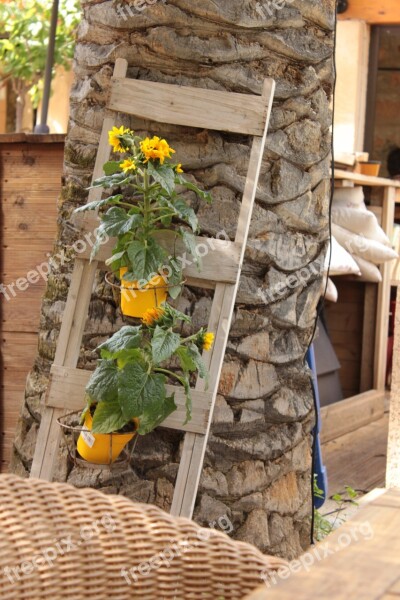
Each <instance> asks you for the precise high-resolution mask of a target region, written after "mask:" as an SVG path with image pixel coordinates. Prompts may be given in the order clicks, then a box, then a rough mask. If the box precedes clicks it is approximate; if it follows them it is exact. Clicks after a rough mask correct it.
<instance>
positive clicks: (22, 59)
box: [0, 0, 80, 108]
mask: <svg viewBox="0 0 400 600" xmlns="http://www.w3.org/2000/svg"><path fill="white" fill-rule="evenodd" d="M52 4H53V3H52V0H17V1H16V2H9V3H1V4H0V23H2V34H3V35H4V34H5V39H0V64H1V73H0V82H3V83H4V82H5V81H7V80H10V81H11V82H12V85H13V88H14V91H15V93H16V94H17V95H18V97H19V101H20V102H21V103H22V104H24V98H25V96H26V94H28V93H29V95H30V97H31V100H32V104H33V107H34V108H37V106H38V104H39V102H40V99H41V96H42V89H43V76H44V71H45V66H46V57H47V47H48V44H49V32H50V18H51V7H52ZM79 15H80V4H79V2H78V0H61V1H60V6H59V15H58V24H57V37H56V44H55V54H54V68H55V67H56V66H58V65H60V66H63V67H64V68H65V69H69V68H70V67H71V64H72V58H73V54H74V46H75V39H74V38H75V33H74V32H75V29H76V26H77V24H78V22H79Z"/></svg>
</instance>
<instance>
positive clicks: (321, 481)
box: [306, 344, 328, 508]
mask: <svg viewBox="0 0 400 600" xmlns="http://www.w3.org/2000/svg"><path fill="white" fill-rule="evenodd" d="M306 360H307V363H308V366H309V367H310V369H311V371H312V385H313V388H314V397H315V409H316V413H317V415H316V416H317V423H316V425H315V427H314V431H313V434H314V436H315V441H314V452H315V454H314V474H315V475H316V476H317V485H318V487H319V489H320V490H322V491H323V498H317V497H316V496H314V498H313V500H314V508H321V506H322V505H323V504H324V502H325V500H326V498H327V495H328V475H327V472H326V467H325V465H324V464H323V462H322V451H321V441H320V437H319V434H320V431H321V406H320V402H319V394H318V381H317V367H316V364H315V354H314V345H313V344H311V346H310V347H309V349H308V350H307V354H306Z"/></svg>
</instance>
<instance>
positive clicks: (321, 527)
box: [314, 474, 358, 542]
mask: <svg viewBox="0 0 400 600" xmlns="http://www.w3.org/2000/svg"><path fill="white" fill-rule="evenodd" d="M344 490H345V491H344V494H334V495H333V496H332V500H333V501H334V502H335V503H336V505H337V508H336V509H335V510H334V511H332V514H335V517H334V518H333V519H332V520H329V519H327V518H326V517H327V516H328V515H325V516H323V515H322V514H321V513H320V511H319V510H317V509H316V508H314V538H315V539H316V541H317V542H320V541H321V540H323V539H324V538H326V536H327V535H329V534H330V533H332V531H333V530H334V529H335V528H336V527H337V526H338V525H339V524H341V523H342V522H343V519H341V517H340V513H341V512H342V511H343V509H344V507H345V505H346V504H349V503H351V504H354V505H357V502H356V499H357V498H358V492H356V491H355V490H354V489H353V488H352V487H350V486H349V485H345V486H344ZM314 496H315V497H316V498H323V497H324V492H323V490H321V489H319V487H318V483H317V475H315V474H314Z"/></svg>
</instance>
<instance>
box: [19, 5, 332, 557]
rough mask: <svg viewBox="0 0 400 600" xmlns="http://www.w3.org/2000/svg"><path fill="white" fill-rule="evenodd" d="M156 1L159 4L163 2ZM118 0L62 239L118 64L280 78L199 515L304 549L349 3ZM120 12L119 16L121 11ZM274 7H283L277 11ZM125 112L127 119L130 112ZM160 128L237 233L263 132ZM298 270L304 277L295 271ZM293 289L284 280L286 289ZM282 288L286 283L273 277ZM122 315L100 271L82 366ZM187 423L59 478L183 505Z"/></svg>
mask: <svg viewBox="0 0 400 600" xmlns="http://www.w3.org/2000/svg"><path fill="white" fill-rule="evenodd" d="M148 4H150V3H148ZM118 6H120V7H121V6H123V7H124V10H125V9H126V5H122V4H121V5H118V4H114V3H113V2H110V1H105V2H104V1H103V2H102V1H96V0H92V1H88V2H85V3H84V14H85V17H84V19H83V20H82V23H81V26H80V28H79V39H78V45H77V50H76V64H75V73H76V82H75V85H74V88H73V91H72V94H71V121H70V127H69V132H68V138H67V143H66V152H65V185H64V189H63V192H62V196H61V199H60V203H59V214H60V231H59V238H58V241H57V248H61V247H63V246H65V244H67V243H69V242H70V241H71V239H72V234H71V229H70V228H69V227H68V226H67V223H66V221H67V220H68V218H69V216H70V213H71V210H72V209H73V208H74V207H75V206H77V205H79V204H81V203H82V202H84V200H85V198H86V194H87V192H86V191H85V188H86V186H87V185H88V183H89V181H90V177H91V171H92V168H93V163H94V159H95V154H96V150H97V144H98V141H99V133H100V129H101V126H102V121H103V118H104V104H105V102H106V98H107V93H108V89H109V80H110V76H111V73H112V69H113V63H114V61H115V59H116V58H117V57H125V58H127V59H128V61H129V75H130V76H131V77H137V78H142V79H148V80H154V81H164V82H173V83H180V84H184V85H193V86H199V87H208V88H212V89H225V90H230V91H236V92H242V93H257V92H259V91H260V90H261V85H262V81H263V78H264V77H273V78H274V79H275V80H276V83H277V88H276V97H275V102H274V109H273V112H272V119H271V126H270V133H269V136H268V140H267V150H266V153H265V157H264V161H263V168H262V176H261V181H260V186H259V190H258V193H257V205H256V208H255V214H254V219H253V223H252V227H251V233H250V241H249V244H248V250H247V255H246V263H245V267H244V273H243V276H242V280H241V286H240V290H239V295H238V298H237V308H236V311H235V318H234V323H233V327H232V331H231V336H230V342H229V347H228V352H227V356H226V360H225V365H224V368H223V372H222V378H221V384H220V389H219V396H218V402H217V407H216V411H215V415H214V422H213V427H212V433H211V437H210V440H209V444H208V450H207V454H206V459H205V464H204V469H203V473H202V477H201V484H200V491H199V494H198V498H197V504H196V510H195V518H196V520H197V521H198V522H199V523H209V522H210V521H212V520H214V519H216V518H218V517H220V516H222V515H227V516H228V517H229V518H230V519H231V520H232V523H233V525H234V531H233V535H234V537H236V538H237V539H242V540H248V541H250V542H253V543H254V544H256V545H257V546H258V547H259V548H261V549H262V550H264V551H269V552H273V553H276V554H279V555H283V556H286V557H290V558H292V557H294V556H296V555H298V554H299V553H300V552H301V549H302V548H305V547H306V546H307V545H308V543H309V537H310V515H311V452H310V447H311V436H310V431H311V430H312V427H313V425H314V415H313V400H312V392H311V385H310V377H309V372H308V370H307V368H305V366H304V355H305V351H306V349H307V346H308V344H309V342H310V338H311V335H312V332H313V328H314V321H315V314H316V305H317V302H318V299H319V294H320V288H321V275H320V273H321V268H322V264H323V259H324V255H325V251H326V240H327V238H328V205H329V187H330V184H329V165H330V134H329V127H330V125H331V114H330V111H329V99H330V95H331V91H332V83H333V71H332V49H333V26H334V12H333V11H334V0H292V1H290V2H289V1H288V2H287V3H286V5H285V3H284V2H281V1H279V2H278V1H276V2H275V6H276V7H277V8H274V6H273V3H271V2H264V3H262V5H261V7H260V4H258V8H257V2H255V1H253V0H217V1H211V0H201V1H199V2H192V1H191V0H168V1H162V0H160V1H159V2H158V3H155V4H153V5H152V6H148V7H147V8H146V9H145V10H143V11H142V12H141V13H139V12H138V11H135V10H134V8H133V4H132V8H131V9H130V12H131V13H132V15H131V16H130V15H129V11H128V10H127V9H126V12H124V13H123V16H121V8H118ZM117 11H119V13H120V14H118V12H117ZM270 13H271V14H270ZM119 122H122V121H119ZM123 122H124V123H127V124H128V123H129V124H130V125H131V126H132V127H134V128H135V129H136V130H139V131H140V130H144V129H146V128H147V129H150V128H151V127H153V131H161V132H162V133H163V134H164V135H165V136H167V137H168V140H169V141H170V143H171V145H172V146H173V147H174V148H175V149H176V150H177V156H178V157H181V158H182V162H183V163H184V167H185V170H186V171H189V172H190V173H191V174H192V176H193V177H194V178H195V179H196V180H197V181H198V182H199V183H200V184H201V185H203V186H207V187H208V188H209V189H210V190H211V192H212V194H213V197H214V204H213V206H212V207H207V208H205V207H198V208H199V215H200V219H201V224H202V228H203V231H204V232H207V233H210V234H212V233H215V232H216V231H218V230H220V229H225V230H226V231H227V232H228V233H229V234H230V235H232V234H233V232H234V223H235V219H236V216H237V213H238V209H239V202H240V198H241V192H242V190H243V182H244V177H245V173H246V168H247V160H248V156H249V140H248V139H247V138H244V137H241V136H229V135H225V134H220V133H215V132H205V131H202V132H199V131H195V130H190V129H183V130H182V129H178V128H174V127H170V126H168V127H166V126H161V127H160V126H158V127H154V125H150V124H143V123H141V122H138V121H136V120H134V119H132V120H131V121H129V120H126V118H125V119H124V121H123ZM290 275H294V277H290ZM69 280H70V268H68V267H63V268H60V269H57V270H55V271H54V272H53V273H52V275H51V276H50V279H49V283H48V289H47V293H46V296H45V298H44V301H43V308H42V320H41V332H40V343H39V348H40V350H39V356H38V358H37V361H36V365H35V368H34V369H33V371H32V373H31V375H30V377H29V380H28V384H27V390H26V403H25V406H24V408H23V412H22V418H21V421H20V425H19V429H18V432H17V436H16V440H15V451H14V459H13V470H14V471H15V472H17V473H21V474H27V472H28V471H29V468H30V465H31V461H32V455H33V450H34V443H35V440H36V435H37V427H38V422H39V420H40V402H41V399H42V397H43V394H44V390H45V386H46V381H47V373H48V370H49V367H50V364H51V361H52V359H53V357H54V352H55V345H56V341H57V335H58V331H59V327H60V319H61V315H62V311H63V308H64V306H65V299H66V294H67V290H68V284H69ZM277 286H278V287H277ZM271 289H276V290H279V293H276V294H275V295H274V294H271V293H270V290H271ZM210 304H211V300H210V296H209V294H203V295H201V294H200V293H199V291H198V290H195V289H191V290H187V291H186V292H185V295H184V297H183V298H182V300H181V308H184V309H185V310H187V311H188V312H190V313H191V314H193V317H194V321H195V323H196V324H199V325H200V324H203V323H204V322H205V321H206V315H207V311H208V310H209V308H210ZM121 324H122V320H121V316H120V313H119V310H118V309H117V308H116V305H115V302H114V299H113V296H112V293H111V292H110V290H109V289H108V288H107V286H106V285H105V284H104V283H103V282H102V279H101V278H99V281H98V285H97V287H96V289H95V292H94V294H93V298H92V302H91V305H90V311H89V319H88V322H87V325H86V329H85V336H84V342H85V346H84V348H82V352H81V357H80V362H79V366H80V367H84V366H85V367H91V366H94V363H95V358H96V357H95V355H94V354H93V352H92V350H93V348H94V347H95V346H96V345H97V344H98V342H99V341H100V340H101V339H104V337H106V336H109V335H110V334H111V333H112V332H114V331H115V330H116V329H117V328H118V327H120V326H121ZM181 439H182V436H180V435H179V434H177V433H176V432H171V431H161V432H157V433H153V434H151V435H148V436H146V437H145V438H142V439H140V440H139V442H138V449H137V452H136V454H135V457H134V461H133V472H132V473H126V472H125V473H122V474H120V475H118V476H117V475H116V476H114V477H112V478H110V477H109V476H107V475H105V473H104V472H101V471H90V470H86V469H78V468H74V469H73V470H71V468H70V467H69V466H68V465H67V462H66V459H65V449H63V450H62V451H61V452H60V460H59V466H58V469H57V478H58V479H59V480H66V479H67V480H68V481H69V482H70V483H73V484H75V485H78V486H80V485H93V486H96V487H100V488H103V489H105V491H109V492H115V491H119V492H120V493H123V494H126V495H127V496H129V497H131V498H132V499H136V500H140V501H144V502H155V503H156V504H158V505H159V506H161V507H163V508H166V509H168V507H169V505H170V502H171V497H172V493H173V482H174V478H175V476H176V472H177V468H178V462H179V457H180V449H181Z"/></svg>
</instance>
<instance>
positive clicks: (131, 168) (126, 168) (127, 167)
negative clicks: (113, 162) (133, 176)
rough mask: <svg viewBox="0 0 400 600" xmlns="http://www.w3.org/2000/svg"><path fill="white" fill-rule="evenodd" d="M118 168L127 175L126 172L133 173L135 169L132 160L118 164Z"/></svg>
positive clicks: (128, 159)
mask: <svg viewBox="0 0 400 600" xmlns="http://www.w3.org/2000/svg"><path fill="white" fill-rule="evenodd" d="M120 167H121V169H122V171H123V172H124V173H127V172H128V171H134V170H135V169H136V163H135V161H134V160H133V158H127V159H126V160H124V162H123V163H121V164H120Z"/></svg>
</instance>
